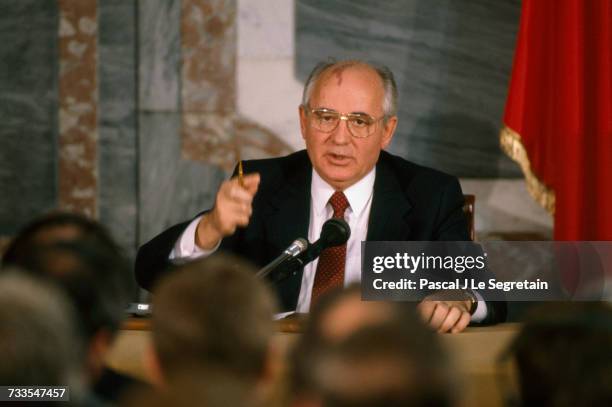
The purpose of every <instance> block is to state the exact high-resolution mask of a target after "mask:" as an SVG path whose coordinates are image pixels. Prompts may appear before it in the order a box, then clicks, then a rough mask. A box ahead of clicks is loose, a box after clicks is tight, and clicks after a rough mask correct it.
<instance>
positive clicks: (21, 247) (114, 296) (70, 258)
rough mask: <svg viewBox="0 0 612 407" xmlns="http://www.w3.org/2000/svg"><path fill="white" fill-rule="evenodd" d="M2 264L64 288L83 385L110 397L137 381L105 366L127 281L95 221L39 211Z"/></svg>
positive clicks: (121, 260) (125, 267)
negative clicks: (81, 346) (80, 351)
mask: <svg viewBox="0 0 612 407" xmlns="http://www.w3.org/2000/svg"><path fill="white" fill-rule="evenodd" d="M3 264H4V265H17V266H19V267H21V268H23V269H25V270H27V271H29V272H31V273H32V274H34V275H37V276H40V277H43V278H45V279H48V280H50V281H53V282H54V283H56V284H58V285H59V286H60V287H61V288H62V290H64V291H65V292H66V293H67V295H68V298H69V299H70V301H71V302H72V303H73V305H74V308H75V309H76V311H77V317H78V327H79V328H80V331H81V332H82V336H83V337H84V340H85V342H86V345H85V347H86V353H85V358H84V361H83V362H84V364H85V366H86V372H87V379H88V384H89V385H90V387H91V388H92V389H93V391H94V393H95V394H96V395H97V396H98V397H99V398H100V399H101V400H106V401H116V400H117V399H118V398H119V397H120V395H121V393H123V392H124V391H125V390H126V389H127V388H129V387H131V386H134V385H138V384H141V383H139V382H138V381H136V380H134V379H132V378H130V377H127V376H125V375H123V374H120V373H118V372H116V371H114V370H112V369H109V368H107V367H105V359H106V356H107V353H108V351H109V349H110V347H111V346H112V344H113V341H114V338H115V334H116V333H117V331H118V329H119V326H120V323H121V321H122V319H123V318H124V310H125V308H126V306H127V304H128V302H129V296H130V294H131V292H132V290H133V282H132V277H131V273H130V269H129V264H128V262H127V260H126V259H125V257H124V255H123V253H122V251H121V250H120V249H119V247H118V246H117V245H116V244H115V242H114V241H113V240H112V238H111V237H110V235H109V234H108V232H106V230H105V229H104V228H103V227H102V226H101V225H100V224H98V223H96V222H94V221H92V220H89V219H87V218H84V217H82V216H80V215H76V214H66V213H54V214H50V215H47V216H44V217H42V218H40V219H38V220H36V221H34V222H32V223H31V224H30V225H28V226H26V227H25V228H24V229H23V231H22V232H21V233H19V235H18V236H17V237H16V238H15V239H14V240H13V242H12V243H11V244H10V245H9V248H8V250H7V252H6V253H5V256H4V261H3Z"/></svg>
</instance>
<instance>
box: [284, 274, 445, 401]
mask: <svg viewBox="0 0 612 407" xmlns="http://www.w3.org/2000/svg"><path fill="white" fill-rule="evenodd" d="M310 317H311V318H310V321H309V324H308V326H307V328H306V331H305V332H304V334H303V335H302V337H301V338H300V339H299V341H298V343H297V345H296V346H295V348H294V349H293V350H292V352H291V357H290V362H291V363H290V364H291V373H290V376H291V377H290V393H291V396H290V398H292V404H293V405H294V406H300V405H304V406H305V405H321V404H320V403H322V400H323V399H324V398H327V397H328V396H329V397H332V393H334V392H335V391H336V390H337V391H338V392H340V393H342V394H344V393H343V392H344V390H346V389H344V388H343V387H342V386H344V384H345V382H342V381H340V378H337V380H336V381H334V382H333V383H332V382H329V385H333V386H332V387H330V388H328V387H327V385H326V384H325V383H328V380H327V379H322V378H323V376H325V375H328V374H329V373H330V372H336V373H339V372H340V370H342V369H349V370H351V372H350V374H349V375H347V376H345V377H347V378H348V377H351V375H355V376H354V377H352V378H351V380H356V381H359V380H363V381H365V382H366V383H365V384H364V385H363V386H362V387H361V390H363V391H364V392H366V393H367V392H369V391H371V395H372V397H374V398H376V397H378V395H380V394H383V393H385V394H386V392H387V390H389V392H391V393H393V392H394V391H395V390H393V389H391V387H393V386H395V385H396V384H397V385H398V386H399V385H400V384H401V386H407V387H405V388H406V391H407V392H411V391H413V390H414V387H413V386H412V385H411V384H410V383H411V381H412V379H411V377H412V376H406V377H405V378H403V377H397V378H396V377H391V378H390V379H389V386H391V387H390V388H389V389H386V390H385V389H384V388H383V387H384V386H383V387H381V386H382V382H380V380H382V379H381V378H382V377H383V376H380V377H379V376H376V374H375V373H373V374H372V376H371V377H369V376H368V375H367V374H365V375H362V373H364V372H365V370H367V369H370V368H371V369H373V372H374V371H376V372H380V370H379V368H381V367H383V366H384V367H385V369H387V368H388V369H389V372H392V371H399V370H402V369H403V370H402V371H404V370H405V372H404V373H402V374H408V373H410V372H411V373H410V374H415V372H416V374H417V375H420V374H422V375H424V377H428V379H427V380H432V381H433V382H435V383H436V385H438V384H440V383H442V382H444V386H442V387H440V388H439V389H438V393H439V394H440V399H439V400H447V398H448V395H449V392H448V391H449V387H448V383H447V382H446V377H447V376H446V373H445V371H446V369H445V367H446V366H445V364H444V356H443V355H444V353H443V351H442V349H441V348H440V346H439V344H438V342H437V337H436V335H435V334H434V333H433V332H431V330H430V329H429V328H427V326H425V325H424V324H423V322H422V321H421V319H420V318H419V317H418V315H417V314H416V311H415V308H414V305H407V304H402V303H396V302H375V301H362V300H361V290H360V287H359V285H353V286H349V287H348V288H347V289H344V290H338V291H335V292H332V293H330V294H328V295H327V296H325V297H322V298H321V300H320V302H319V303H317V306H316V307H315V309H313V311H312V313H311V314H310ZM371 327H372V330H370V328H371ZM364 332H365V333H364ZM368 332H369V333H368ZM357 333H360V334H359V336H358V337H357V339H350V338H353V337H354V336H355V335H357ZM362 335H365V337H364V338H365V339H359V338H362ZM388 336H392V338H389V337H388ZM368 341H371V343H368ZM362 347H363V348H362ZM399 348H402V350H401V351H399V353H397V355H396V356H397V360H396V362H397V364H392V363H391V361H392V360H393V359H394V358H395V356H393V352H398V351H397V349H399ZM403 348H406V349H403ZM345 351H346V352H349V353H345ZM362 356H363V358H362ZM421 356H423V357H425V359H422V358H421ZM361 358H362V360H361V362H360V361H359V359H361ZM427 358H431V360H429V362H427V363H422V362H423V361H424V360H425V361H426V360H427ZM332 360H334V361H336V362H337V363H336V362H334V364H329V365H328V364H327V362H326V361H330V362H331V361H332ZM323 362H325V363H323ZM362 362H363V363H362ZM363 369H365V370H363ZM410 369H414V370H410ZM428 369H431V370H428ZM334 374H335V373H334ZM390 374H391V376H394V373H390ZM385 377H386V376H385ZM321 380H323V381H321ZM384 380H386V379H384ZM384 380H382V381H383V382H384ZM403 380H407V382H404V381H403ZM398 381H399V382H398ZM379 382H380V383H379ZM400 382H401V383H400ZM414 383H416V384H418V386H421V384H420V382H419V381H418V380H417V381H414ZM352 386H353V387H354V386H360V385H358V384H357V382H354V384H353V385H352ZM368 386H370V387H368ZM349 387H351V385H349ZM417 388H418V387H417ZM354 390H355V391H358V389H354ZM428 391H429V390H428V388H423V392H424V393H423V394H425V393H427V392H428ZM340 393H338V395H340ZM379 393H380V394H379ZM364 394H365V393H364ZM324 396H325V397H324ZM362 396H364V395H362ZM400 396H401V397H404V396H405V397H408V393H405V394H398V395H397V397H400ZM333 397H335V396H333ZM333 397H332V398H333ZM342 397H344V395H342ZM346 397H349V398H350V397H352V395H351V394H346ZM359 397H361V396H359ZM364 397H365V396H364ZM393 397H395V396H393ZM393 397H392V398H393ZM410 397H412V396H410ZM415 397H416V396H415ZM418 397H421V395H419V396H418ZM428 397H429V396H428ZM330 400H331V399H329V400H327V401H326V403H330V402H331V401H330ZM364 400H365V399H364ZM368 400H369V399H368ZM372 400H374V399H372ZM394 400H395V399H394ZM439 400H438V399H435V401H436V403H434V404H432V405H444V403H442V404H437V402H438V401H439ZM345 401H346V402H347V403H348V404H347V405H361V404H354V402H355V400H353V401H350V400H349V399H346V400H345ZM372 402H373V401H372ZM368 403H369V404H368ZM324 405H327V404H324ZM330 405H342V404H330ZM364 405H368V406H369V405H375V404H371V402H370V401H367V403H366V404H364Z"/></svg>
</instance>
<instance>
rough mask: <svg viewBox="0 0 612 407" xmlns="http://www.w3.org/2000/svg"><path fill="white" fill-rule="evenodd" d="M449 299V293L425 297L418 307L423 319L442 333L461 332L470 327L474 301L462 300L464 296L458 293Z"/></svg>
mask: <svg viewBox="0 0 612 407" xmlns="http://www.w3.org/2000/svg"><path fill="white" fill-rule="evenodd" d="M449 297H450V296H449V295H448V294H447V293H443V292H440V293H434V294H432V295H429V296H427V297H425V298H424V299H423V301H421V303H420V304H419V305H418V306H417V310H418V313H419V314H420V315H421V318H423V320H424V321H425V322H426V323H427V324H428V325H429V326H430V327H431V328H433V329H435V330H436V331H438V332H440V333H446V332H450V333H458V332H461V331H463V330H464V329H465V328H466V327H467V326H468V325H469V323H470V319H471V317H472V316H471V314H470V307H471V305H472V301H471V300H470V299H469V298H466V299H465V300H460V299H459V298H461V297H462V296H461V295H457V294H456V293H455V294H454V295H453V296H452V298H453V299H452V300H449V299H446V298H449ZM466 297H467V294H466Z"/></svg>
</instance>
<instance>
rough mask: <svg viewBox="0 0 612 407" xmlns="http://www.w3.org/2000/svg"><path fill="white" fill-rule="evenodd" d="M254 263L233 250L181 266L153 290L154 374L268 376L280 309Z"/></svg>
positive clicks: (256, 379)
mask: <svg viewBox="0 0 612 407" xmlns="http://www.w3.org/2000/svg"><path fill="white" fill-rule="evenodd" d="M255 272H256V270H254V268H253V267H252V266H251V265H250V264H247V263H245V262H243V261H241V260H240V259H238V258H236V257H234V256H229V255H215V256H212V257H209V258H206V259H203V260H197V261H195V262H192V263H188V264H185V265H183V266H180V267H179V268H178V269H177V270H176V271H175V272H174V273H172V274H170V275H169V276H168V277H167V278H166V279H164V280H162V281H161V282H160V284H159V285H158V286H157V287H156V290H155V291H154V293H153V316H152V330H153V347H154V351H153V352H152V355H153V357H152V358H151V363H149V365H150V370H151V374H152V376H153V380H154V381H155V382H157V383H159V384H163V383H165V384H168V383H169V382H171V381H172V379H173V378H174V377H178V376H179V375H181V374H184V373H185V372H197V371H201V370H214V371H226V372H228V373H229V374H231V375H233V376H234V377H236V378H239V379H241V380H245V381H247V382H250V383H252V384H253V385H257V384H260V383H264V382H266V381H267V379H269V377H268V375H269V373H270V372H269V368H270V360H271V339H272V335H273V331H274V323H273V315H274V312H275V310H276V307H275V304H274V300H273V297H272V294H271V292H270V291H269V289H268V287H266V286H265V285H264V283H263V282H262V281H261V280H259V279H257V278H256V277H255Z"/></svg>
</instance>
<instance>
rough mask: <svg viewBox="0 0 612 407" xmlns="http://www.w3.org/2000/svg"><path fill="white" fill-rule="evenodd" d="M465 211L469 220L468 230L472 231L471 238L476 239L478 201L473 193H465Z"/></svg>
mask: <svg viewBox="0 0 612 407" xmlns="http://www.w3.org/2000/svg"><path fill="white" fill-rule="evenodd" d="M463 199H464V202H463V213H465V217H466V218H467V222H468V232H469V233H470V240H472V241H474V240H475V239H476V231H475V230H474V205H475V202H476V196H475V195H472V194H468V195H463Z"/></svg>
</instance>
